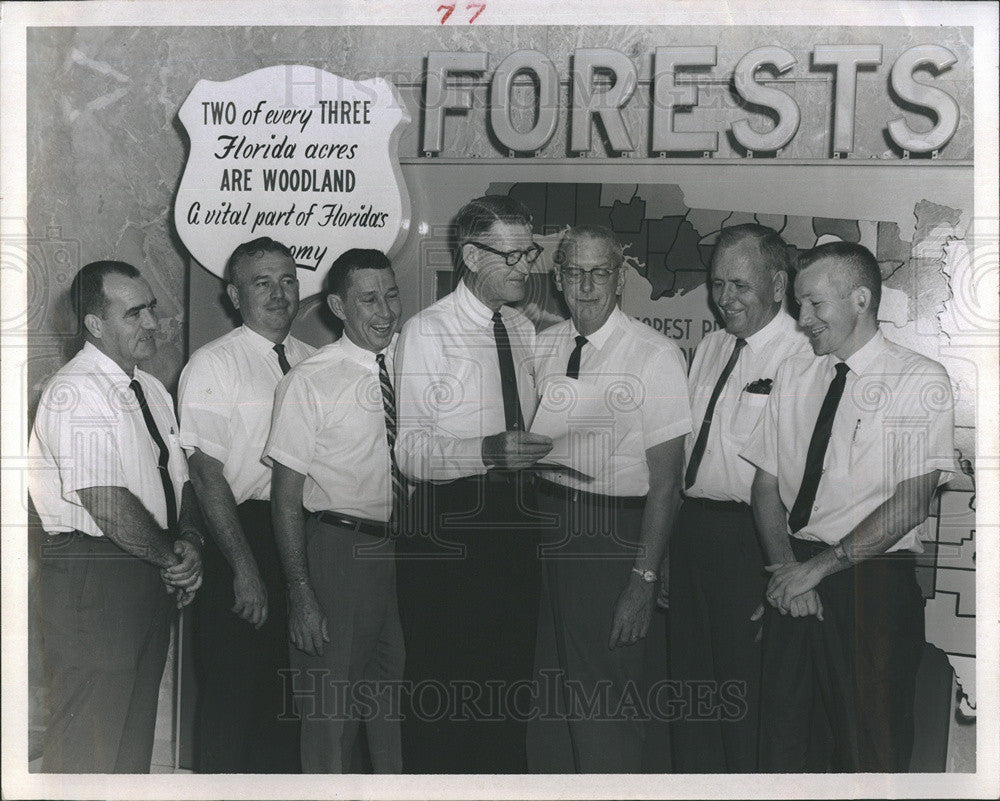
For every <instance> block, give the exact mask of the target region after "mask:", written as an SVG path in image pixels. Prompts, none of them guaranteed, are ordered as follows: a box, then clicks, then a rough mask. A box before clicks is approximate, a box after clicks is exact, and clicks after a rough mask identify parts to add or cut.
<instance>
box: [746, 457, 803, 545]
mask: <svg viewBox="0 0 1000 801" xmlns="http://www.w3.org/2000/svg"><path fill="white" fill-rule="evenodd" d="M750 495H751V501H752V505H753V519H754V523H755V524H756V525H757V533H758V534H759V536H760V544H761V548H763V550H764V556H765V561H766V562H767V564H784V563H786V562H794V561H795V554H794V553H792V543H791V541H790V540H789V538H788V527H787V526H788V524H787V521H788V513H787V511H786V509H785V505H784V504H783V503H782V502H781V495H780V494H779V492H778V479H777V477H776V476H772V475H771V474H770V473H766V472H764V471H763V470H760V469H758V470H757V474H756V476H754V480H753V485H752V487H751V490H750Z"/></svg>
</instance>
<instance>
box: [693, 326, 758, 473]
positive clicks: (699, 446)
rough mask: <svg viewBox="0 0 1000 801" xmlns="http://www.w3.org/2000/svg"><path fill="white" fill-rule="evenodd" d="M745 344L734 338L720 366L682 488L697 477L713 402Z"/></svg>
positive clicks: (719, 393)
mask: <svg viewBox="0 0 1000 801" xmlns="http://www.w3.org/2000/svg"><path fill="white" fill-rule="evenodd" d="M746 344H747V341H746V340H745V339H737V340H736V345H735V346H734V347H733V353H732V355H731V356H730V357H729V361H728V362H726V366H725V367H723V368H722V374H721V375H720V376H719V380H718V381H716V382H715V389H713V390H712V397H711V398H709V400H708V406H707V407H706V409H705V418H704V420H702V423H701V430H700V431H699V432H698V439H697V440H695V443H694V450H692V451H691V460H690V461H689V462H688V466H687V470H686V471H685V472H684V489H690V487H691V485H692V484H694V482H695V479H696V478H698V466H699V465H700V464H701V458H702V457H703V456H704V455H705V446H706V445H707V444H708V432H709V430H710V429H711V428H712V415H714V414H715V404H716V403H718V402H719V396H720V395H721V394H722V388H723V387H724V386H725V385H726V381H728V380H729V376H730V375H731V374H732V372H733V368H734V367H735V366H736V360H737V359H739V357H740V351H741V350H743V346H744V345H746Z"/></svg>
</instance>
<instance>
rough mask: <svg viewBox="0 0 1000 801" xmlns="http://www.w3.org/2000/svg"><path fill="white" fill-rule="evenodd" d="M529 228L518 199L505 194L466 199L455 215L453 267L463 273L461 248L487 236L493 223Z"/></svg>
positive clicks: (523, 208) (526, 215)
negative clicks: (466, 201) (467, 200)
mask: <svg viewBox="0 0 1000 801" xmlns="http://www.w3.org/2000/svg"><path fill="white" fill-rule="evenodd" d="M498 222H504V223H510V224H512V225H520V224H523V225H527V226H528V227H529V228H530V227H531V212H529V211H528V208H527V206H525V205H524V204H523V203H522V202H521V201H520V200H516V199H514V198H512V197H510V196H508V195H483V196H482V197H477V198H475V199H474V200H470V201H469V202H468V203H466V204H465V205H464V206H462V208H461V209H459V212H458V214H457V215H455V268H456V269H457V270H459V271H464V269H465V261H464V260H463V259H462V245H464V244H465V243H466V242H470V241H472V240H473V239H476V238H477V237H480V236H482V235H483V234H486V233H489V230H490V229H491V228H492V227H493V225H494V223H498Z"/></svg>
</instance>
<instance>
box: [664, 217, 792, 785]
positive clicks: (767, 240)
mask: <svg viewBox="0 0 1000 801" xmlns="http://www.w3.org/2000/svg"><path fill="white" fill-rule="evenodd" d="M788 262H789V256H788V246H787V245H786V244H785V242H784V241H783V240H782V239H781V237H780V236H778V234H777V233H776V232H775V231H773V230H772V229H770V228H767V227H765V226H762V225H757V224H755V223H746V224H743V225H735V226H730V227H727V228H723V229H722V231H721V232H720V234H719V237H718V239H717V240H716V244H715V250H714V251H713V253H712V262H711V265H710V268H709V289H710V293H711V298H712V303H713V305H714V308H715V309H716V311H717V313H718V315H719V317H720V319H721V320H722V322H723V323H724V325H725V327H724V328H723V329H722V330H719V331H714V332H712V333H711V334H709V335H708V336H707V337H705V338H704V339H703V340H702V341H701V343H700V344H699V345H698V349H697V350H696V351H695V354H694V359H693V361H692V364H691V373H690V376H689V378H688V388H689V391H690V393H691V411H692V414H693V416H694V420H695V429H694V431H692V432H691V436H689V437H688V438H687V440H686V442H685V469H684V500H683V502H682V503H681V508H680V512H679V513H678V518H677V526H676V529H675V531H674V535H673V536H672V537H671V539H670V593H669V598H670V676H671V679H673V680H674V681H676V682H678V693H679V695H680V696H681V697H682V698H683V699H684V705H683V707H682V713H681V715H680V716H679V718H678V719H677V720H675V721H674V725H673V727H672V728H671V738H670V745H671V751H672V754H673V769H674V771H676V772H677V773H751V772H753V771H755V770H756V769H757V734H758V726H757V723H758V718H759V709H760V638H759V637H758V632H759V629H760V625H759V624H758V623H755V622H754V621H751V620H750V616H751V614H752V613H753V610H754V609H756V607H757V604H758V603H760V599H761V595H762V594H763V592H764V586H765V584H766V579H765V573H764V559H763V553H762V551H761V549H760V544H759V542H758V539H757V532H756V530H755V529H754V525H753V513H752V512H751V511H750V485H751V483H752V482H753V476H754V469H753V466H752V465H751V464H750V463H748V462H747V461H745V460H743V459H741V458H740V456H739V454H740V451H741V450H743V446H744V445H745V444H746V440H747V437H749V436H750V432H751V431H752V430H753V427H754V426H755V425H756V423H757V420H758V419H759V418H760V415H761V413H762V412H763V410H764V404H765V403H766V402H767V398H768V394H769V393H770V391H771V385H772V382H773V380H774V374H775V372H776V371H777V369H778V365H779V364H781V362H782V361H784V360H785V359H786V358H788V357H789V356H792V355H793V354H796V353H802V352H806V353H809V352H810V350H809V342H808V340H807V339H806V337H805V335H804V334H803V333H802V332H801V331H799V330H798V328H797V327H796V325H795V320H794V319H793V318H792V317H791V316H790V315H789V314H788V312H786V311H785V310H784V308H783V302H784V300H785V295H786V291H787V288H788V273H789V263H788ZM707 682H713V684H711V685H709V684H706V683H707ZM703 687H711V694H712V702H711V703H709V704H699V701H698V693H699V692H702V693H703V692H705V691H704V690H703V689H701V688H703ZM724 699H729V703H721V702H722V701H723V700H724ZM706 710H707V711H706Z"/></svg>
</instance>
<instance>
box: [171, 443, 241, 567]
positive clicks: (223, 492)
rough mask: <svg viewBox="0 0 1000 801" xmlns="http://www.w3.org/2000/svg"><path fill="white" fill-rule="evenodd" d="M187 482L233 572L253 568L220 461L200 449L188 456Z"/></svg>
mask: <svg viewBox="0 0 1000 801" xmlns="http://www.w3.org/2000/svg"><path fill="white" fill-rule="evenodd" d="M188 464H189V466H190V469H191V482H192V483H193V485H194V489H195V491H196V493H197V495H198V498H199V500H200V501H201V508H202V510H203V511H204V514H205V517H206V518H207V522H208V530H209V533H210V534H211V537H212V539H213V540H214V542H215V544H216V545H218V546H219V550H220V551H221V552H222V555H223V556H224V557H225V558H226V561H227V562H229V565H230V567H231V568H232V569H233V572H234V573H240V572H242V571H244V570H249V569H253V570H256V569H257V563H256V561H255V560H254V557H253V552H252V551H251V550H250V546H249V544H248V543H247V539H246V535H245V534H244V532H243V526H242V525H241V524H240V518H239V514H238V513H237V511H236V498H235V496H234V495H233V491H232V489H231V488H230V486H229V482H228V481H226V479H225V476H224V475H223V474H222V463H221V462H219V461H218V460H217V459H213V458H212V457H211V456H207V455H205V454H203V453H201V451H195V452H194V453H193V454H192V455H191V458H190V459H189V460H188Z"/></svg>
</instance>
